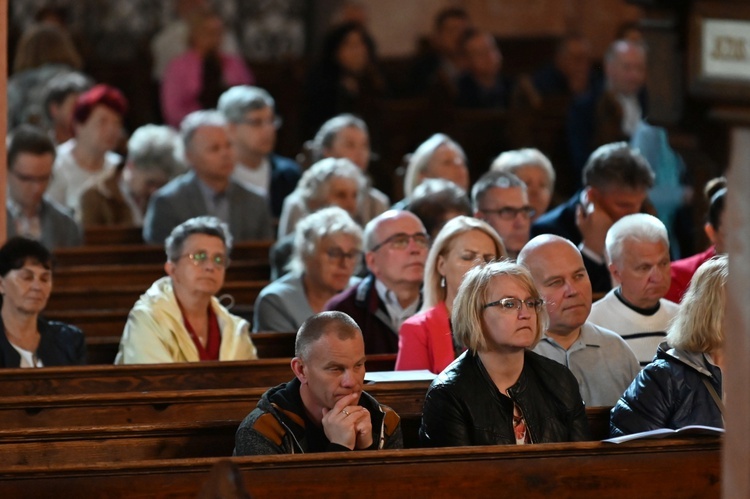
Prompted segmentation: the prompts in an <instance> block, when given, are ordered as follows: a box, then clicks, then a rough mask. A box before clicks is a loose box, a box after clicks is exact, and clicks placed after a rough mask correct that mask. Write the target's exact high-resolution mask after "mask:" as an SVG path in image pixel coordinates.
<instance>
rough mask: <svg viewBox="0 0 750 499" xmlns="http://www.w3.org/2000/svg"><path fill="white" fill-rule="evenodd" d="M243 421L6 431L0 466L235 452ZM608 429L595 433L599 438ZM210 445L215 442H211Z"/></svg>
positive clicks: (408, 422) (416, 418)
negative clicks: (83, 456)
mask: <svg viewBox="0 0 750 499" xmlns="http://www.w3.org/2000/svg"><path fill="white" fill-rule="evenodd" d="M587 416H588V418H589V424H590V425H591V426H592V428H594V427H599V428H601V427H605V429H606V425H607V424H608V422H609V408H606V407H601V408H594V409H589V410H587ZM420 422H421V416H420V415H418V414H405V415H402V417H401V428H402V432H403V435H404V446H405V448H418V447H419V435H418V432H419V425H420ZM239 424H240V420H234V419H227V420H218V421H177V422H167V423H157V424H154V423H150V424H125V425H110V426H84V427H80V426H77V427H54V428H31V429H27V428H22V429H12V430H6V429H0V468H3V467H7V466H16V465H18V466H20V465H25V466H60V465H74V464H77V463H80V462H81V458H80V456H82V455H85V456H86V462H87V463H89V464H91V463H95V462H118V461H128V460H135V459H138V460H146V459H164V458H167V457H168V458H196V457H214V456H229V455H231V454H232V449H233V448H234V435H235V432H236V431H237V427H238V426H239ZM607 435H608V433H607V432H606V431H605V432H604V433H602V434H596V433H593V434H592V436H593V439H594V440H600V439H603V438H607ZM208 444H210V445H208Z"/></svg>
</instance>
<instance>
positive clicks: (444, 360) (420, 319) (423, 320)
mask: <svg viewBox="0 0 750 499" xmlns="http://www.w3.org/2000/svg"><path fill="white" fill-rule="evenodd" d="M506 256H507V254H506V252H505V247H504V246H503V242H502V241H501V240H500V237H499V236H498V235H497V233H496V232H495V231H494V229H493V228H492V227H490V226H489V225H488V224H487V223H486V222H483V221H481V220H477V219H475V218H472V217H467V216H459V217H456V218H454V219H453V220H451V221H449V222H448V223H446V224H445V226H444V227H443V228H442V230H441V231H440V232H439V233H438V235H437V237H436V238H435V241H434V242H433V244H432V247H431V248H430V253H429V254H428V255H427V264H426V266H425V276H424V287H423V291H422V292H423V296H424V301H423V302H422V310H421V311H420V312H419V313H418V314H416V315H414V316H412V317H410V318H409V319H407V320H406V321H404V323H403V324H402V325H401V329H400V330H399V333H398V338H399V340H398V357H397V358H396V370H413V369H429V370H430V371H432V372H434V373H435V374H439V373H440V372H441V371H442V370H443V369H445V368H446V367H447V366H448V364H450V363H451V362H453V360H454V359H455V358H456V357H458V356H459V355H460V354H461V352H463V350H464V347H463V346H462V345H461V344H460V343H458V342H457V341H456V339H455V338H454V337H453V332H452V328H451V323H450V316H451V312H452V310H453V300H454V299H455V298H456V294H457V293H458V287H459V286H460V285H461V281H462V280H463V277H464V274H465V273H466V272H468V271H469V270H470V269H472V268H473V267H476V266H477V265H484V264H486V263H489V262H491V261H493V260H500V259H502V258H505V257H506Z"/></svg>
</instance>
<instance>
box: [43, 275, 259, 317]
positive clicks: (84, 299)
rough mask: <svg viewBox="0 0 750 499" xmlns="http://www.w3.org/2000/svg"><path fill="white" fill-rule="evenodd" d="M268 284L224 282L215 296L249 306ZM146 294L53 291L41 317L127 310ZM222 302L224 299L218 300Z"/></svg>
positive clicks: (125, 289)
mask: <svg viewBox="0 0 750 499" xmlns="http://www.w3.org/2000/svg"><path fill="white" fill-rule="evenodd" d="M267 285H268V280H256V281H251V280H243V281H231V282H225V283H224V286H223V287H222V289H221V290H220V291H219V293H218V295H217V296H219V297H220V299H221V296H222V295H230V296H231V297H232V298H233V299H234V303H235V304H237V305H242V306H251V305H252V304H253V303H255V299H256V298H257V297H258V294H259V293H260V291H261V290H262V289H263V288H264V287H265V286H267ZM145 291H146V288H145V287H144V286H141V285H135V286H134V285H128V286H117V287H97V286H90V287H89V286H76V287H72V286H71V287H66V288H55V289H53V290H52V294H51V295H50V297H49V301H48V302H47V307H46V309H45V314H46V315H47V316H50V317H53V316H54V313H53V312H55V311H58V310H66V311H68V313H74V312H71V311H74V310H79V311H83V310H112V309H115V310H116V309H128V310H129V309H130V308H132V306H133V304H135V302H136V301H137V300H138V298H139V297H140V296H141V295H142V294H143V293H144V292H145ZM222 302H223V303H226V301H225V300H222Z"/></svg>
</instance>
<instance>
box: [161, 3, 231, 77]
mask: <svg viewBox="0 0 750 499" xmlns="http://www.w3.org/2000/svg"><path fill="white" fill-rule="evenodd" d="M173 4H174V12H175V14H176V15H177V17H176V19H173V20H172V21H171V22H170V23H168V24H167V25H165V26H164V27H163V28H162V29H161V30H160V31H159V32H158V33H156V35H154V38H153V39H152V40H151V55H152V57H153V63H152V71H153V77H154V80H156V81H158V82H160V81H161V80H162V78H164V72H165V71H166V69H167V65H168V64H169V63H170V62H171V61H172V59H174V58H175V57H177V56H179V55H181V54H182V53H183V52H185V50H187V48H188V39H189V36H190V26H189V20H190V18H191V17H192V16H193V14H194V13H195V12H200V11H202V10H203V9H206V8H208V7H209V2H208V1H207V0H174V2H173ZM221 52H223V53H225V54H231V55H237V54H238V53H239V45H238V43H237V39H236V38H235V36H234V35H233V34H232V33H231V32H229V31H225V32H224V34H223V36H222V39H221Z"/></svg>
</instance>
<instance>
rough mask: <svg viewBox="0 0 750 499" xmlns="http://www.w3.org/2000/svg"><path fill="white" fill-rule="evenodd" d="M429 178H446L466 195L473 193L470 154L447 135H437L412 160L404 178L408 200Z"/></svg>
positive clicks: (418, 148) (424, 143)
mask: <svg viewBox="0 0 750 499" xmlns="http://www.w3.org/2000/svg"><path fill="white" fill-rule="evenodd" d="M426 178H444V179H446V180H450V181H451V182H453V183H454V184H456V185H457V186H459V187H460V188H462V189H463V190H464V191H468V190H469V169H468V168H467V167H466V154H465V153H464V150H463V149H462V148H461V146H460V145H458V143H457V142H455V141H454V140H453V139H451V138H450V137H448V136H447V135H445V134H443V133H436V134H435V135H433V136H432V137H430V138H429V139H427V140H426V141H424V142H422V144H421V145H420V146H419V147H417V150H416V151H414V153H413V154H412V155H411V157H410V158H409V164H408V165H407V166H406V174H405V175H404V197H405V198H407V197H409V196H411V194H412V192H413V191H414V188H415V187H417V186H418V185H419V184H421V183H422V181H423V180H424V179H426Z"/></svg>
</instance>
